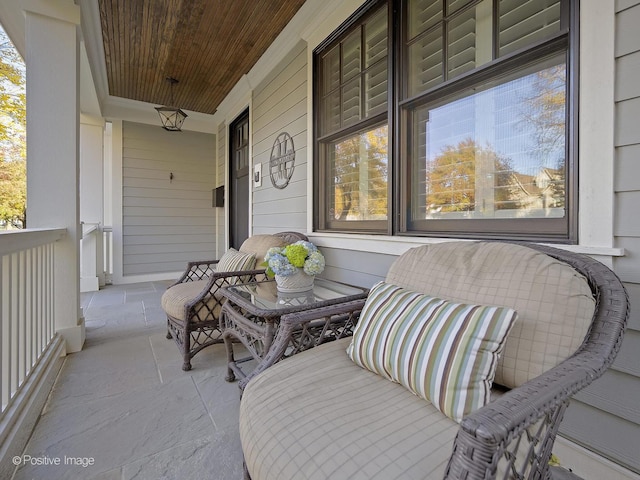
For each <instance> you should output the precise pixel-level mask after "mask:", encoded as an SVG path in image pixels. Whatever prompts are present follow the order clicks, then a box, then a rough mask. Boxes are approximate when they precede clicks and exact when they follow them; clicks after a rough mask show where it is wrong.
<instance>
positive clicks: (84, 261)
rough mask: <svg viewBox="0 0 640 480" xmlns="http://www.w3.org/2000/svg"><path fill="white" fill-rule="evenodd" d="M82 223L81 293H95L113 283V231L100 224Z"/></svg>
mask: <svg viewBox="0 0 640 480" xmlns="http://www.w3.org/2000/svg"><path fill="white" fill-rule="evenodd" d="M81 223H82V238H81V240H80V291H81V292H95V291H97V290H99V288H100V287H104V286H105V285H106V284H110V283H111V276H112V273H113V262H112V253H113V252H112V249H113V246H112V241H111V240H112V236H113V233H112V232H113V229H112V228H111V227H105V226H103V225H102V224H100V223H87V222H81Z"/></svg>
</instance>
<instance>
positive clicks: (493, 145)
mask: <svg viewBox="0 0 640 480" xmlns="http://www.w3.org/2000/svg"><path fill="white" fill-rule="evenodd" d="M576 4H577V2H573V1H570V0H528V1H526V0H398V1H391V0H390V1H389V2H386V3H384V4H381V2H369V4H368V5H365V6H364V7H363V9H362V10H361V11H360V12H358V13H357V14H356V16H354V17H353V18H352V19H350V20H349V22H347V23H345V25H343V27H341V29H339V30H338V31H337V32H336V33H335V34H334V35H333V36H332V37H331V38H329V39H327V41H326V42H325V43H324V44H323V45H321V46H320V47H318V49H316V52H315V69H316V73H317V75H316V76H315V78H316V79H317V80H316V85H315V86H316V90H315V95H316V97H315V111H314V115H315V125H316V149H315V155H316V158H315V165H316V170H315V172H316V175H315V184H316V190H315V192H316V195H315V222H316V228H317V229H318V230H320V231H323V230H324V231H363V230H364V231H371V232H379V233H387V234H395V235H412V236H419V235H437V236H454V237H469V238H473V237H489V238H529V239H540V240H546V241H563V242H575V241H576V240H577V238H576V231H577V228H576V226H577V225H576V224H577V220H576V219H577V202H576V192H577V164H576V162H575V161H574V158H576V151H575V148H574V138H575V137H576V135H575V133H574V131H575V125H574V122H573V117H574V115H573V112H574V104H576V97H577V95H576V88H575V84H576V66H577V53H576V49H575V43H576V42H575V40H574V39H575V38H577V25H576V20H575V19H576V18H577V5H576ZM376 26H377V28H375V27H376ZM374 31H375V32H377V36H376V35H374V34H373V32H374ZM383 32H385V33H386V35H383ZM373 38H376V39H377V40H378V43H375V42H373V41H372V39H373ZM372 45H378V48H377V50H375V51H374V49H372ZM380 45H384V48H381V47H380ZM372 59H375V61H372ZM374 79H375V80H374ZM374 99H375V101H374Z"/></svg>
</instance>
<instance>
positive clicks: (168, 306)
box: [160, 280, 224, 322]
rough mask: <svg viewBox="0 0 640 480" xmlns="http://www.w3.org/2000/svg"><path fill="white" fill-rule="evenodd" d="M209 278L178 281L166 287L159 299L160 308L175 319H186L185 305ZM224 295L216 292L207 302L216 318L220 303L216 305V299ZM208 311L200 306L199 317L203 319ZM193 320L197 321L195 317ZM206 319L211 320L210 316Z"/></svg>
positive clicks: (204, 285)
mask: <svg viewBox="0 0 640 480" xmlns="http://www.w3.org/2000/svg"><path fill="white" fill-rule="evenodd" d="M208 282H209V280H197V281H195V282H184V283H179V284H177V285H174V286H172V287H171V288H168V289H167V290H166V291H165V292H164V293H163V294H162V298H161V299H160V304H161V305H162V309H163V310H164V311H165V313H166V314H167V315H169V316H170V317H173V318H175V319H177V320H181V321H183V322H184V321H185V320H186V313H187V311H186V308H185V305H186V304H187V303H189V302H191V301H192V300H193V299H194V298H195V297H196V296H198V295H199V294H200V292H202V290H203V289H204V288H205V287H206V286H207V283H208ZM223 298H224V297H223V296H222V295H221V294H218V293H217V292H216V294H215V295H214V297H212V298H211V299H210V300H209V301H208V302H207V303H208V308H210V309H213V311H214V315H215V316H216V318H217V317H218V315H219V313H220V308H221V307H220V305H216V299H223ZM207 313H208V311H207V310H206V309H205V308H204V306H202V307H201V315H200V317H201V319H204V318H205V317H206V316H207ZM192 320H193V321H197V318H192ZM208 320H213V319H212V318H208Z"/></svg>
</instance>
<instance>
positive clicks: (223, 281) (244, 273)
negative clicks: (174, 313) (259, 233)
mask: <svg viewBox="0 0 640 480" xmlns="http://www.w3.org/2000/svg"><path fill="white" fill-rule="evenodd" d="M196 263H199V262H196ZM265 271H266V270H265V269H264V268H257V269H253V270H236V271H233V272H213V273H211V275H210V276H209V281H208V282H207V284H206V285H205V287H204V288H203V289H202V290H201V291H200V293H199V294H198V295H196V296H195V297H194V298H193V299H192V300H191V301H190V302H188V303H186V304H185V307H186V308H187V311H188V309H190V308H192V307H194V306H196V305H197V304H198V303H200V302H205V301H206V300H207V299H208V298H209V297H210V296H212V295H214V293H215V292H216V291H217V290H218V289H220V288H224V287H228V286H231V285H232V283H231V279H232V278H235V277H243V280H242V283H249V282H255V281H258V280H259V279H260V278H261V277H262V276H263V275H264V274H265Z"/></svg>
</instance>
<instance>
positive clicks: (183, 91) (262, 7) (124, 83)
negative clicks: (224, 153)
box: [98, 0, 305, 114]
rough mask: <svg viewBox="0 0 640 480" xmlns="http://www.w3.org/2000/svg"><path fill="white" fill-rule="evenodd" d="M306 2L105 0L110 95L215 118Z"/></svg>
mask: <svg viewBox="0 0 640 480" xmlns="http://www.w3.org/2000/svg"><path fill="white" fill-rule="evenodd" d="M304 2H305V0H130V1H125V0H98V3H99V7H100V21H101V24H102V37H103V43H104V53H105V59H106V69H107V79H108V82H109V94H110V95H112V96H116V97H123V98H127V99H132V100H139V101H142V102H148V103H152V104H157V105H169V104H171V103H173V105H172V106H176V107H179V108H182V109H183V110H191V111H195V112H202V113H208V114H213V113H215V111H216V108H217V107H218V105H219V104H220V102H221V101H222V100H223V99H224V98H225V97H226V96H227V94H228V93H229V92H230V91H231V89H232V88H233V86H234V85H235V84H236V83H237V82H238V80H240V78H241V77H242V75H244V74H245V73H247V72H248V71H249V70H250V69H251V67H253V65H254V64H255V63H256V61H257V60H258V59H259V58H260V57H261V56H262V54H263V53H264V52H265V50H266V49H267V48H268V47H269V45H270V44H271V43H272V42H273V41H274V40H275V38H276V37H277V36H278V34H279V33H280V31H281V30H282V29H283V28H284V27H285V26H286V25H287V23H289V21H290V20H291V18H292V17H293V16H294V15H295V14H296V12H297V11H298V10H299V9H300V7H301V6H302V4H303V3H304ZM167 77H172V78H175V79H176V80H178V82H179V83H177V84H175V85H174V86H173V88H172V89H171V88H170V83H169V82H168V81H167V80H166V79H167ZM171 90H172V91H171ZM172 96H173V102H172V98H171V97H172Z"/></svg>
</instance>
